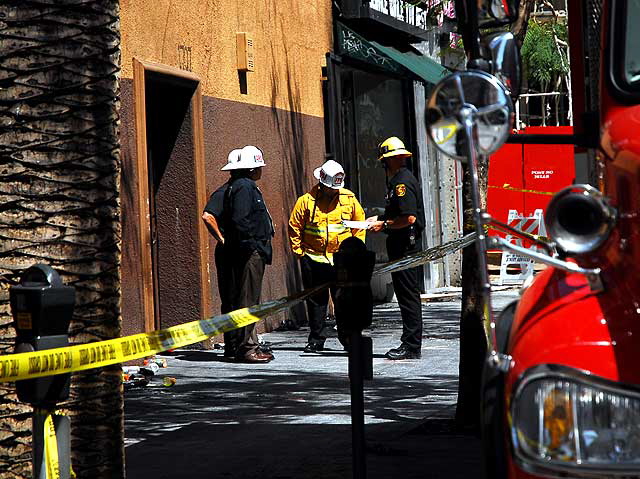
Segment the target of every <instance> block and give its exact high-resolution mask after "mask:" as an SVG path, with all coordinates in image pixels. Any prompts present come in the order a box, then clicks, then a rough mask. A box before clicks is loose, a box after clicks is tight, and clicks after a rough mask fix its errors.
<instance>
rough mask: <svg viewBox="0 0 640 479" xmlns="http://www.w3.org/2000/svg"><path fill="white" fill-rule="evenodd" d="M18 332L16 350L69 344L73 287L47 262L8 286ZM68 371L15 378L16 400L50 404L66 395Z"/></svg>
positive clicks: (49, 363)
mask: <svg viewBox="0 0 640 479" xmlns="http://www.w3.org/2000/svg"><path fill="white" fill-rule="evenodd" d="M9 295H10V298H11V311H12V313H13V320H14V325H15V329H16V333H17V337H16V347H15V352H16V353H26V352H32V351H42V350H45V349H53V348H62V347H66V346H69V323H70V321H71V316H72V315H73V308H74V306H75V289H74V288H73V287H71V286H65V285H64V284H63V283H62V280H61V279H60V275H59V274H58V273H57V272H56V271H54V270H53V268H52V267H51V266H49V265H46V264H36V265H34V266H31V267H30V268H28V269H27V270H26V271H25V272H24V273H23V274H22V278H21V280H20V284H19V285H17V286H12V287H11V288H10V289H9ZM60 361H62V358H61V357H60V356H57V357H54V358H46V360H42V361H41V362H40V364H39V365H38V364H37V363H36V365H35V367H39V368H41V369H46V368H47V367H53V365H54V364H56V363H60ZM70 379H71V374H69V373H67V374H56V375H53V376H45V377H42V378H36V379H26V380H22V381H16V390H17V393H18V399H19V400H20V401H23V402H27V403H31V404H33V405H37V406H47V405H53V404H55V403H56V402H58V401H63V400H65V399H67V398H68V397H69V384H70Z"/></svg>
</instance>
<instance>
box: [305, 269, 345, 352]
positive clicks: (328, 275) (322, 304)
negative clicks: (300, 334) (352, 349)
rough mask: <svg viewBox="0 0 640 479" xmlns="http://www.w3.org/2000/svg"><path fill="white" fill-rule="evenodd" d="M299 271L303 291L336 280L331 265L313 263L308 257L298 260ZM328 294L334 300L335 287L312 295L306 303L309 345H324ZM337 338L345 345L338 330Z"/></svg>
mask: <svg viewBox="0 0 640 479" xmlns="http://www.w3.org/2000/svg"><path fill="white" fill-rule="evenodd" d="M300 269H301V272H302V284H303V286H304V288H305V289H309V288H314V287H316V286H320V285H321V284H324V283H328V282H329V281H334V280H335V279H336V272H335V269H334V268H333V266H332V265H330V264H329V263H319V262H317V261H313V260H312V259H311V258H309V257H308V256H303V257H302V258H301V259H300ZM329 293H331V298H332V299H335V297H336V288H335V286H333V287H331V288H329V289H324V290H322V291H320V292H319V293H317V294H314V295H313V296H311V297H309V299H307V301H306V303H307V314H308V315H309V342H310V343H317V344H324V342H325V340H326V339H327V337H326V336H324V335H323V334H322V330H323V329H324V327H325V318H326V316H327V307H328V305H329ZM338 338H339V339H340V342H341V343H342V344H345V342H344V338H343V337H342V333H341V331H340V329H338Z"/></svg>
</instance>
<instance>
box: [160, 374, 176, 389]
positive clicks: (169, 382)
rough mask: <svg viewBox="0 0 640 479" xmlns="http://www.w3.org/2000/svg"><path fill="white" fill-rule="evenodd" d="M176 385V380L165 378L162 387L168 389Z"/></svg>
mask: <svg viewBox="0 0 640 479" xmlns="http://www.w3.org/2000/svg"><path fill="white" fill-rule="evenodd" d="M175 383H176V378H172V377H170V376H165V377H164V379H163V380H162V385H163V386H167V387H171V386H173V385H174V384H175Z"/></svg>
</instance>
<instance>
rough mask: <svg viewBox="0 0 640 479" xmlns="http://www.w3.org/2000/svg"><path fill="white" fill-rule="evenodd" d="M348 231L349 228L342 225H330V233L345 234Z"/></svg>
mask: <svg viewBox="0 0 640 479" xmlns="http://www.w3.org/2000/svg"><path fill="white" fill-rule="evenodd" d="M346 230H347V228H346V227H345V226H344V225H343V224H342V223H338V224H330V225H329V233H343V232H345V231H346Z"/></svg>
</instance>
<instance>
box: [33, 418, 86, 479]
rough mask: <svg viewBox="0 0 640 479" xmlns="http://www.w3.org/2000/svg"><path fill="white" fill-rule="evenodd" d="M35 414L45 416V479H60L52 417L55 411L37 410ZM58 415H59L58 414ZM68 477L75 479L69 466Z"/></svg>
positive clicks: (56, 441) (56, 442) (56, 440)
mask: <svg viewBox="0 0 640 479" xmlns="http://www.w3.org/2000/svg"><path fill="white" fill-rule="evenodd" d="M36 412H37V413H39V414H41V415H46V417H45V420H44V424H43V427H44V431H43V437H44V463H45V470H46V471H47V479H59V478H60V459H59V457H58V439H57V436H56V427H55V421H54V416H56V412H55V411H48V410H46V409H38V410H36ZM58 415H59V414H58ZM69 477H71V478H72V479H75V477H76V474H75V472H73V468H71V465H69Z"/></svg>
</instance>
